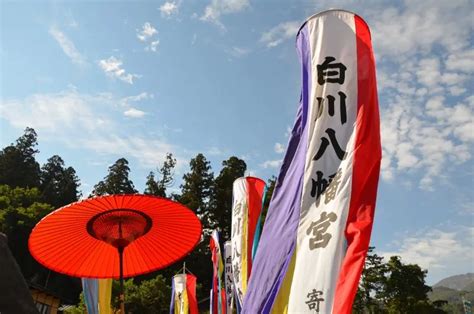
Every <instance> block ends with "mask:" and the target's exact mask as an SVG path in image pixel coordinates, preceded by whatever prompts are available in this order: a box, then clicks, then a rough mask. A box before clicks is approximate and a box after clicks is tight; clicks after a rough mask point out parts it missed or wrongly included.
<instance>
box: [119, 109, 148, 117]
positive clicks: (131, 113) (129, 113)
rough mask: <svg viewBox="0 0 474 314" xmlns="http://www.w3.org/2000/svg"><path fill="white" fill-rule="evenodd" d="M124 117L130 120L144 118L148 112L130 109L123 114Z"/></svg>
mask: <svg viewBox="0 0 474 314" xmlns="http://www.w3.org/2000/svg"><path fill="white" fill-rule="evenodd" d="M123 115H124V116H127V117H130V118H143V117H144V116H145V115H146V112H144V111H141V110H138V109H135V108H130V109H128V110H126V111H125V112H124V113H123Z"/></svg>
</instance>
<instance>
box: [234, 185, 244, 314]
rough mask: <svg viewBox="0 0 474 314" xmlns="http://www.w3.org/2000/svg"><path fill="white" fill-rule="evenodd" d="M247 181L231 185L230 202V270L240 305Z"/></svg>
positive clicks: (242, 289) (236, 299)
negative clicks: (231, 196) (231, 195)
mask: <svg viewBox="0 0 474 314" xmlns="http://www.w3.org/2000/svg"><path fill="white" fill-rule="evenodd" d="M247 207H248V204H247V181H245V179H243V178H241V179H237V180H235V181H234V185H233V204H232V236H231V246H232V249H231V251H232V270H233V278H234V287H235V291H234V296H235V302H239V304H240V305H242V300H243V294H244V291H245V287H243V284H244V283H243V280H242V271H243V270H242V255H243V254H246V248H245V247H244V246H243V244H244V241H243V239H242V238H243V235H244V234H245V230H244V228H245V226H246V221H245V217H247V214H246V213H247Z"/></svg>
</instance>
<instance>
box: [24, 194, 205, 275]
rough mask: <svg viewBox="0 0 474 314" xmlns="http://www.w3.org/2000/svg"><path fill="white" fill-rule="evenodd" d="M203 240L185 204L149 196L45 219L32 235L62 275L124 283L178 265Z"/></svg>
mask: <svg viewBox="0 0 474 314" xmlns="http://www.w3.org/2000/svg"><path fill="white" fill-rule="evenodd" d="M200 238H201V223H200V221H199V219H198V218H197V217H196V215H195V214H194V213H193V212H192V211H191V210H189V209H188V208H186V207H185V206H183V205H181V204H179V203H176V202H173V201H170V200H167V199H164V198H158V197H153V196H148V195H139V194H133V195H110V196H103V197H96V198H91V199H87V200H84V201H81V202H77V203H73V204H70V205H68V206H65V207H62V208H60V209H58V210H56V211H54V212H52V213H51V214H49V215H48V216H46V217H44V218H43V219H42V220H41V221H40V222H39V223H38V224H37V225H36V226H35V228H34V229H33V231H32V232H31V235H30V239H29V249H30V252H31V255H32V256H33V257H34V258H35V259H36V260H37V261H38V262H40V263H41V264H43V265H44V266H46V267H48V268H50V269H52V270H54V271H57V272H59V273H63V274H67V275H70V276H75V277H90V278H116V279H117V278H120V279H123V277H131V276H136V275H140V274H144V273H148V272H152V271H154V270H157V269H161V268H164V267H166V266H168V265H170V264H172V263H174V262H176V261H177V260H179V259H180V258H182V257H183V256H185V255H186V254H188V253H189V252H191V250H192V249H193V248H194V247H195V246H196V244H197V243H198V241H199V240H200ZM122 271H123V274H122ZM121 281H122V280H121Z"/></svg>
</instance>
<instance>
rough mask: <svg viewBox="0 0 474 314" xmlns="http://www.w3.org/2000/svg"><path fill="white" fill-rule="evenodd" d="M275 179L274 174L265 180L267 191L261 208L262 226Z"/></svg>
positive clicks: (273, 189)
mask: <svg viewBox="0 0 474 314" xmlns="http://www.w3.org/2000/svg"><path fill="white" fill-rule="evenodd" d="M276 180H277V178H276V177H275V176H272V177H271V178H270V179H268V181H267V191H266V193H265V200H264V202H263V208H262V222H261V224H262V226H263V225H264V224H265V220H266V219H267V214H268V208H269V207H270V201H271V199H272V197H273V191H275V185H276Z"/></svg>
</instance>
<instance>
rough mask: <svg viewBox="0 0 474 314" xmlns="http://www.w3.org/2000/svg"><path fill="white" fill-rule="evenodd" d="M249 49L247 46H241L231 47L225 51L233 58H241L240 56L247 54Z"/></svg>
mask: <svg viewBox="0 0 474 314" xmlns="http://www.w3.org/2000/svg"><path fill="white" fill-rule="evenodd" d="M250 51H251V50H250V49H248V48H242V47H236V46H234V47H232V48H231V49H228V50H227V53H228V54H230V55H231V56H233V57H235V58H241V57H244V56H246V55H248V54H249V53H250Z"/></svg>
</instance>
